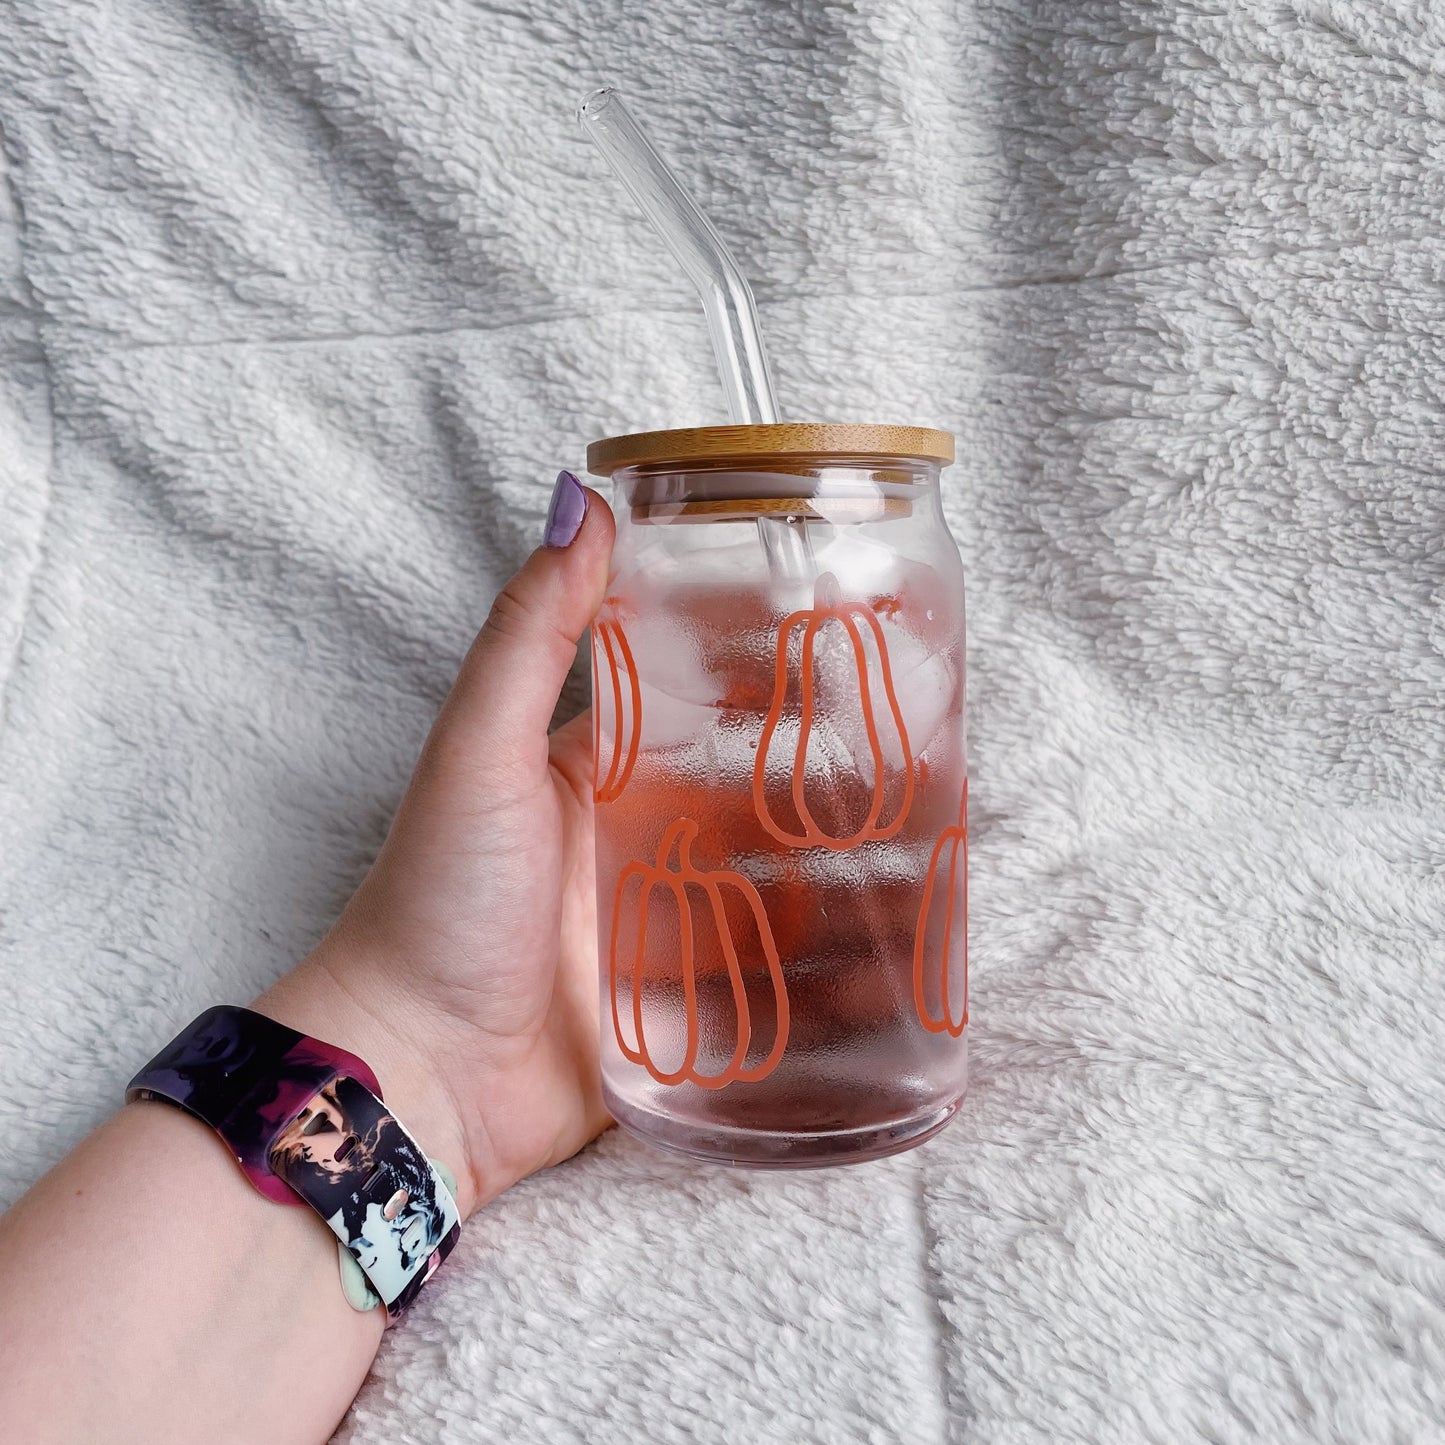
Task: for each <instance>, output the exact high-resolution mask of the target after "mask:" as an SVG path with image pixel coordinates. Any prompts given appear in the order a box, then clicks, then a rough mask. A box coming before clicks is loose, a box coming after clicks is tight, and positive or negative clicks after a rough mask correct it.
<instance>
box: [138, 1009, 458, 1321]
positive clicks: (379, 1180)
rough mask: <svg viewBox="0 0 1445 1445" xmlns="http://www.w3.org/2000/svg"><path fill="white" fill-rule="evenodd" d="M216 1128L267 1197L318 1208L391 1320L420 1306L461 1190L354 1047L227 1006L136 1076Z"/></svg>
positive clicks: (451, 1240)
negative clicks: (404, 1122)
mask: <svg viewBox="0 0 1445 1445" xmlns="http://www.w3.org/2000/svg"><path fill="white" fill-rule="evenodd" d="M136 1099H157V1100H161V1101H163V1102H166V1103H170V1104H175V1105H177V1106H178V1107H180V1108H182V1109H184V1110H186V1112H187V1113H189V1114H193V1115H194V1116H195V1117H196V1118H198V1119H200V1120H201V1121H202V1122H203V1123H206V1124H209V1125H210V1126H211V1128H213V1129H214V1130H215V1131H216V1132H217V1133H218V1134H219V1135H220V1136H221V1138H222V1139H223V1140H224V1141H225V1143H226V1144H227V1145H228V1146H229V1148H230V1149H231V1151H232V1153H234V1154H235V1156H236V1159H237V1161H238V1162H239V1164H240V1166H241V1168H242V1170H243V1171H244V1172H245V1174H246V1177H247V1178H248V1179H249V1180H250V1181H251V1183H252V1184H254V1185H255V1186H256V1188H257V1189H259V1190H260V1191H261V1193H262V1194H264V1195H265V1196H266V1197H267V1198H268V1199H272V1200H275V1201H277V1202H278V1203H285V1204H302V1203H304V1204H308V1205H310V1206H311V1208H312V1209H314V1210H315V1211H316V1212H317V1213H318V1214H319V1215H320V1216H321V1217H322V1219H324V1220H325V1221H326V1223H327V1225H328V1226H329V1228H330V1229H331V1231H332V1233H334V1234H335V1235H336V1237H337V1239H338V1240H339V1241H340V1242H341V1245H342V1247H343V1248H344V1249H345V1250H347V1252H348V1253H349V1254H350V1255H351V1256H352V1258H353V1259H355V1261H356V1263H357V1264H358V1265H359V1266H360V1268H361V1270H362V1272H363V1273H364V1274H365V1275H366V1277H367V1279H368V1280H369V1281H370V1283H371V1286H372V1288H373V1289H374V1290H375V1291H376V1293H377V1295H378V1296H379V1297H380V1299H381V1302H382V1304H384V1305H385V1306H386V1314H387V1320H388V1322H391V1321H394V1320H395V1319H397V1318H398V1317H399V1316H400V1315H401V1314H402V1312H403V1311H404V1310H405V1309H406V1308H407V1306H408V1305H410V1304H411V1303H412V1301H413V1300H415V1298H416V1296H417V1295H418V1294H419V1293H420V1291H421V1288H422V1286H423V1285H424V1284H425V1283H426V1282H427V1280H428V1279H430V1278H431V1276H432V1275H433V1274H434V1273H435V1272H436V1270H437V1267H438V1266H439V1265H440V1264H441V1262H442V1261H443V1260H444V1259H445V1258H446V1257H447V1255H449V1254H450V1253H451V1251H452V1249H453V1248H454V1246H455V1245H456V1242H457V1239H458V1237H459V1236H460V1233H461V1218H460V1215H459V1213H458V1211H457V1205H456V1200H455V1199H454V1198H453V1196H452V1192H451V1191H450V1190H449V1189H448V1188H447V1186H446V1185H445V1184H444V1183H443V1182H442V1180H441V1178H440V1177H439V1176H438V1174H437V1172H436V1170H435V1169H434V1168H433V1167H432V1165H431V1164H430V1162H429V1161H428V1160H427V1158H426V1156H425V1155H424V1154H423V1153H422V1151H421V1149H420V1148H419V1147H418V1146H417V1144H416V1142H415V1140H413V1139H412V1137H411V1135H409V1134H408V1133H407V1132H406V1130H405V1129H404V1128H403V1127H402V1126H401V1124H399V1123H398V1122H397V1120H396V1118H395V1117H394V1116H393V1115H392V1114H391V1113H390V1111H389V1110H388V1109H387V1107H386V1105H385V1104H384V1103H383V1102H382V1099H381V1088H380V1085H379V1084H378V1083H377V1080H376V1075H375V1074H373V1073H372V1071H371V1070H370V1069H369V1068H368V1067H367V1066H366V1064H364V1063H363V1062H362V1061H361V1060H360V1059H358V1058H357V1057H356V1056H355V1055H354V1054H349V1053H347V1052H346V1050H344V1049H339V1048H336V1047H334V1046H333V1045H331V1044H326V1043H322V1042H321V1040H319V1039H313V1038H308V1037H307V1036H306V1035H305V1034H300V1033H297V1032H296V1030H295V1029H290V1028H287V1027H286V1026H285V1025H284V1024H279V1023H277V1022H276V1021H275V1019H271V1018H267V1017H266V1015H265V1014H259V1013H255V1012H253V1011H252V1010H250V1009H243V1008H232V1007H228V1006H224V1005H223V1006H221V1007H218V1008H212V1009H207V1010H206V1012H205V1013H203V1014H201V1015H200V1017H198V1018H197V1019H195V1020H194V1022H192V1023H191V1024H190V1025H189V1026H188V1027H187V1028H185V1029H183V1030H182V1031H181V1032H180V1033H179V1034H178V1035H177V1036H176V1037H175V1038H174V1039H172V1040H171V1042H170V1043H169V1044H167V1045H166V1046H165V1048H163V1049H162V1050H161V1051H160V1053H158V1054H157V1055H156V1056H155V1058H153V1059H152V1060H151V1061H150V1063H148V1064H147V1065H146V1066H145V1067H144V1068H143V1069H142V1070H141V1071H140V1072H139V1073H138V1074H137V1075H136V1076H135V1078H133V1079H132V1080H131V1081H130V1084H129V1085H128V1087H127V1089H126V1100H127V1102H130V1101H133V1100H136Z"/></svg>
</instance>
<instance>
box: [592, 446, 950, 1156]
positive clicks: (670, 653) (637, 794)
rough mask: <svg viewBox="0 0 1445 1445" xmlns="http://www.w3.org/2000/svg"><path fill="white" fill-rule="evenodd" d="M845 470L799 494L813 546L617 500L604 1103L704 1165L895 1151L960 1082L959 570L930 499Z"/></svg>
mask: <svg viewBox="0 0 1445 1445" xmlns="http://www.w3.org/2000/svg"><path fill="white" fill-rule="evenodd" d="M857 471H858V469H857V468H856V467H854V468H850V469H849V473H848V475H847V477H846V478H845V479H843V481H842V482H840V481H839V479H837V478H829V477H827V476H823V477H821V478H819V477H817V476H810V477H809V478H807V485H809V486H810V487H811V488H812V489H813V490H812V491H811V493H810V497H811V501H810V507H811V510H810V512H809V513H808V515H809V517H810V520H809V521H808V522H807V523H806V527H805V528H804V532H805V533H806V535H805V536H803V537H801V538H800V537H799V536H798V535H797V524H796V523H792V524H789V523H785V522H783V521H782V519H781V518H774V517H772V516H770V515H769V514H768V513H766V512H764V511H760V510H759V508H760V506H762V505H764V503H760V502H759V501H758V500H757V499H755V498H754V499H748V500H746V501H743V502H739V503H738V507H739V508H740V510H738V511H737V512H732V511H729V509H728V507H727V506H726V505H724V504H725V503H726V501H727V499H726V498H723V499H721V501H719V499H717V498H716V497H711V498H710V497H708V496H707V495H704V496H703V497H702V498H701V500H702V502H703V503H704V507H703V508H702V509H700V513H701V516H702V517H703V518H704V519H705V521H704V522H703V523H702V524H697V523H694V524H692V525H671V524H674V523H676V522H677V521H678V519H679V518H680V517H681V518H688V519H691V518H692V517H696V516H698V515H699V513H698V512H696V511H695V512H692V513H689V512H687V511H686V510H684V511H682V512H680V513H679V512H677V511H675V510H663V511H662V513H661V520H662V523H663V524H662V525H658V520H657V518H658V512H657V504H656V503H655V502H653V501H649V500H648V492H647V489H646V488H645V487H640V486H637V485H634V486H633V487H632V488H630V489H627V490H626V491H624V488H623V487H620V488H619V491H620V492H622V493H623V495H622V496H620V497H619V502H620V503H621V506H620V507H619V511H620V513H621V515H622V516H623V517H624V518H626V519H627V520H628V521H629V522H630V523H631V524H632V525H631V526H630V527H624V531H623V535H622V536H621V537H620V538H619V547H618V555H617V562H616V566H617V576H616V578H615V586H614V589H613V590H612V592H611V593H610V594H609V596H608V599H607V601H606V603H605V605H604V607H603V609H602V612H601V614H600V615H599V620H598V625H597V627H596V629H595V630H594V639H593V655H594V669H595V672H594V692H595V699H596V707H597V724H598V736H597V752H598V805H597V814H596V818H597V878H598V935H599V946H600V951H601V962H602V980H601V981H602V1037H603V1055H602V1057H603V1077H604V1087H605V1092H606V1096H607V1100H608V1104H609V1107H610V1108H611V1109H612V1111H613V1113H614V1115H615V1116H616V1117H617V1118H618V1119H619V1121H620V1122H621V1123H623V1124H624V1125H626V1126H627V1127H629V1128H630V1129H633V1130H634V1131H635V1132H638V1133H641V1134H643V1135H644V1136H645V1137H647V1138H649V1139H651V1140H653V1141H654V1142H657V1143H662V1144H665V1145H669V1146H671V1147H674V1148H679V1149H683V1150H685V1151H687V1152H689V1153H693V1154H696V1155H700V1156H702V1157H706V1158H712V1159H720V1160H725V1161H733V1162H746V1163H754V1164H772V1165H784V1166H786V1165H807V1164H818V1163H828V1162H834V1161H841V1160H845V1159H853V1158H868V1157H874V1156H877V1155H879V1154H884V1153H890V1152H893V1151H894V1150H896V1149H899V1148H906V1147H908V1146H910V1145H911V1144H913V1143H916V1142H919V1141H920V1140H921V1139H923V1138H925V1137H927V1136H928V1135H929V1134H930V1133H932V1132H934V1131H935V1130H936V1129H937V1128H939V1127H941V1126H942V1124H943V1123H944V1122H946V1121H947V1119H948V1118H949V1116H950V1115H951V1114H952V1112H953V1110H954V1109H955V1108H956V1107H957V1104H958V1101H959V1099H960V1098H961V1096H962V1093H963V1089H964V1085H965V1080H966V1068H967V1054H966V1046H965V1041H964V1038H963V1024H964V1022H965V1019H966V1013H967V963H966V950H967V943H966V908H967V863H966V852H965V847H964V841H963V812H964V802H965V788H966V772H965V766H964V737H963V616H962V585H961V575H960V571H959V567H958V559H957V553H956V550H955V549H954V548H953V544H952V540H951V538H949V537H948V534H947V531H946V529H945V528H944V527H943V525H942V518H941V513H940V512H939V510H938V506H937V492H936V488H933V489H929V488H927V487H925V486H921V485H918V483H917V482H916V481H914V480H913V479H912V476H911V475H910V479H909V481H908V483H907V484H906V485H905V486H902V487H900V486H899V485H898V484H896V483H895V484H894V485H893V488H892V490H891V491H883V490H880V486H886V485H887V484H880V483H878V482H877V481H876V480H875V479H874V478H873V476H872V474H865V476H864V477H863V478H861V479H860V478H859V476H858V475H857ZM889 475H892V476H896V475H897V471H896V470H894V469H890V472H889ZM709 480H710V481H711V483H712V486H711V488H709V487H708V486H707V485H706V484H705V483H704V484H702V485H699V486H697V487H695V488H694V490H696V491H700V492H703V493H707V492H708V491H709V490H712V491H714V492H715V491H716V490H717V489H718V479H717V477H716V476H713V477H711V478H710V479H709ZM780 481H781V483H782V484H783V485H785V486H787V487H788V488H789V489H791V490H801V489H802V486H803V485H804V483H803V482H802V480H801V479H800V478H798V477H797V476H784V477H783V478H781V479H780ZM830 481H831V482H832V484H833V490H832V491H830V490H829V489H828V486H827V484H828V483H829V482H830ZM845 483H846V485H845ZM624 485H625V484H624ZM724 485H728V486H731V487H733V488H735V487H736V486H737V483H736V480H735V479H734V480H732V481H731V482H729V483H725V484H724ZM898 493H902V495H898ZM639 494H641V495H642V498H643V500H642V501H640V502H639V501H638V496H639ZM860 497H861V499H862V501H863V502H867V503H870V504H869V505H862V504H860V501H859V499H860ZM669 505H676V504H669ZM683 505H684V507H686V505H687V504H686V502H685V501H684V503H683ZM789 505H795V506H798V507H799V508H801V507H802V505H803V503H802V501H801V500H800V499H799V498H792V499H790V500H789ZM709 509H711V510H709ZM825 512H827V513H830V514H831V520H829V519H826V518H822V517H821V514H823V513H825ZM760 515H761V516H762V517H763V518H764V520H763V523H762V524H761V526H760V524H759V521H758V518H759V516H760ZM815 518H816V519H817V520H814V519H815ZM768 527H772V528H774V529H777V528H783V529H785V530H783V531H782V533H781V535H780V536H778V537H772V536H769V535H768V533H767V530H766V529H767V528H768ZM879 539H882V540H881V541H880V540H879ZM799 542H801V544H802V545H801V546H798V545H795V544H796V543H799Z"/></svg>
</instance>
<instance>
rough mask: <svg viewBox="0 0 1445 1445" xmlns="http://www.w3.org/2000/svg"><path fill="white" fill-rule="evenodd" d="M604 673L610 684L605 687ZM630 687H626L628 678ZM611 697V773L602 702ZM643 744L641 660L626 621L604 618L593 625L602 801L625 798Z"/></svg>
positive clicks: (595, 741)
mask: <svg viewBox="0 0 1445 1445" xmlns="http://www.w3.org/2000/svg"><path fill="white" fill-rule="evenodd" d="M604 658H605V659H606V669H605V676H606V679H607V680H608V681H609V682H610V683H611V687H610V688H607V687H605V686H604V682H603V678H604V669H603V665H602V664H603V659H604ZM624 676H625V677H626V679H627V685H626V688H625V689H624V687H623V681H622V680H623V677H624ZM608 693H610V696H611V712H610V717H611V723H612V726H611V728H610V731H609V741H610V745H611V746H610V757H609V760H608V765H607V772H606V774H605V776H604V774H603V771H602V705H603V700H604V697H605V696H606V695H607V694H608ZM641 742H642V689H641V686H640V685H639V683H638V680H637V663H636V661H635V660H634V659H633V656H632V648H631V647H630V646H629V645H628V642H627V634H626V633H625V632H623V630H622V624H621V623H620V622H617V621H615V620H608V619H606V618H602V617H599V618H598V619H597V621H595V622H594V623H593V624H592V766H593V773H592V777H593V787H592V796H593V798H594V799H595V800H596V801H597V802H599V803H611V802H615V801H616V800H617V799H618V798H620V797H621V796H622V790H623V789H624V788H625V787H626V786H627V780H628V779H629V778H630V777H631V776H632V769H633V767H634V766H635V765H636V763H637V750H638V747H639V745H640V744H641Z"/></svg>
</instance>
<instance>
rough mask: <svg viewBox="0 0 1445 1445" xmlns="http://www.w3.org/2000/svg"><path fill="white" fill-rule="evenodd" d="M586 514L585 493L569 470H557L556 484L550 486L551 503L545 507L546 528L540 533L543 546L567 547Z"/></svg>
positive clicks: (579, 529)
mask: <svg viewBox="0 0 1445 1445" xmlns="http://www.w3.org/2000/svg"><path fill="white" fill-rule="evenodd" d="M586 515H587V493H586V492H584V491H583V490H582V483H581V482H579V481H578V480H577V478H576V477H574V476H573V475H572V473H571V472H558V473H557V485H556V486H554V487H553V488H552V505H551V506H550V507H548V508H547V529H546V531H544V532H543V533H542V545H543V546H544V547H569V546H571V544H572V539H573V538H574V537H575V536H576V535H577V533H578V532H580V531H581V530H582V518H583V517H585V516H586Z"/></svg>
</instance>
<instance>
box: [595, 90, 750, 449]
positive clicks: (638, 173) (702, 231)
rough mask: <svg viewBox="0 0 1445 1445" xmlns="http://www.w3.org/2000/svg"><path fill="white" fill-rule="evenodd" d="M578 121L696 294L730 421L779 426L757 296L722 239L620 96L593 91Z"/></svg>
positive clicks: (607, 91) (741, 424)
mask: <svg viewBox="0 0 1445 1445" xmlns="http://www.w3.org/2000/svg"><path fill="white" fill-rule="evenodd" d="M577 118H578V120H579V121H581V123H582V129H583V130H585V131H586V132H587V134H588V136H589V137H590V138H591V140H592V141H593V142H594V144H595V145H596V146H597V148H598V150H600V151H601V152H602V154H603V155H604V156H605V157H606V158H607V163H608V165H610V166H611V167H612V169H613V171H614V172H615V173H616V176H617V179H618V180H620V181H621V182H622V184H623V185H624V186H625V187H626V188H627V191H628V194H629V195H631V197H632V199H633V200H634V201H636V202H637V204H638V205H639V206H641V207H642V214H643V215H644V216H646V217H647V219H648V220H649V221H650V222H651V223H652V228H653V230H655V231H656V232H657V234H658V235H659V236H661V237H662V239H663V240H664V241H665V242H666V243H667V247H668V249H669V250H670V251H671V252H672V254H673V255H674V256H676V257H677V260H678V262H679V263H680V264H681V266H682V269H683V270H684V271H685V272H686V273H687V277H688V280H690V281H691V282H692V284H693V285H694V286H695V287H696V288H697V292H698V295H699V296H700V297H701V298H702V309H703V315H704V316H706V318H707V329H708V335H709V336H710V337H711V338H712V349H713V353H714V355H715V356H716V357H717V368H718V375H719V377H720V378H721V380H722V385H723V392H724V393H725V395H726V397H727V408H728V416H729V418H730V419H731V420H732V421H733V422H734V423H735V424H736V425H739V426H748V425H757V424H759V423H767V422H775V421H777V419H778V407H777V402H776V401H775V400H774V398H773V383H772V378H771V377H770V376H769V375H768V358H767V353H766V351H765V350H764V349H763V337H762V332H761V331H760V330H759V328H758V311H757V306H756V304H755V303H754V301H753V293H752V289H751V287H749V285H748V283H747V279H746V277H744V275H743V273H742V271H741V270H740V269H739V268H738V263H737V262H736V261H734V260H733V257H732V252H731V251H729V250H728V248H727V245H726V243H725V242H724V241H723V238H722V237H721V236H719V235H718V233H717V231H716V230H714V228H713V225H712V222H711V221H709V220H708V218H707V217H706V216H704V215H703V213H702V212H701V211H700V210H698V208H697V205H696V203H695V202H694V201H693V199H692V197H691V196H689V195H688V194H687V192H686V191H684V190H683V188H682V187H681V186H680V185H679V184H678V181H677V177H676V176H674V175H673V173H672V171H671V170H669V169H668V165H667V162H666V161H664V160H663V158H662V157H661V156H660V155H658V153H657V151H656V149H655V148H654V147H653V144H652V142H651V141H649V140H648V138H647V136H646V135H645V134H644V133H643V130H642V127H641V126H639V125H638V124H637V121H636V120H635V119H634V118H633V115H632V112H631V111H630V110H628V108H627V106H626V105H625V104H624V102H623V99H622V97H621V96H620V95H619V94H618V93H617V92H616V91H615V90H612V89H603V90H594V91H593V92H592V94H591V95H589V96H588V97H587V99H586V100H584V101H583V102H582V104H581V105H580V106H579V107H578V110H577Z"/></svg>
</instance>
